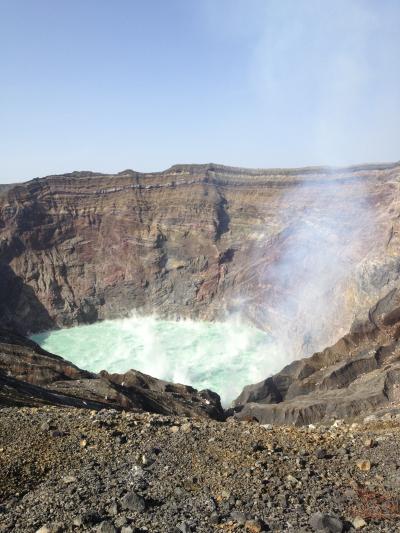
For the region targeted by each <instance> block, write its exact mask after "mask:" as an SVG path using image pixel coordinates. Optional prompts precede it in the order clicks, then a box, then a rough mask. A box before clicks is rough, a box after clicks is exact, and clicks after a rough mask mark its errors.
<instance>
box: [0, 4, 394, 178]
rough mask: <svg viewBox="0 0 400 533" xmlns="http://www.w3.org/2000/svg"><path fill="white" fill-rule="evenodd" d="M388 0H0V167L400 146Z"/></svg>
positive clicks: (139, 164) (373, 156) (120, 165)
mask: <svg viewBox="0 0 400 533" xmlns="http://www.w3.org/2000/svg"><path fill="white" fill-rule="evenodd" d="M399 28H400V2H399V0H57V1H55V0H0V124H1V129H0V182H9V181H14V180H20V179H26V178H31V177H35V176H41V175H45V174H50V173H61V172H67V171H71V170H81V169H91V170H99V171H104V172H118V171H120V170H123V169H125V168H133V169H136V170H162V169H164V168H167V167H169V166H170V165H172V164H174V163H189V162H195V163H201V162H210V161H213V162H218V163H224V164H228V165H240V166H249V167H271V166H298V165H308V164H320V163H323V164H325V163H327V164H347V163H355V162H364V161H396V160H399V159H400V31H399Z"/></svg>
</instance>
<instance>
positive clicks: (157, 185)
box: [0, 164, 400, 355]
mask: <svg viewBox="0 0 400 533" xmlns="http://www.w3.org/2000/svg"><path fill="white" fill-rule="evenodd" d="M399 176H400V166H399V165H398V164H393V165H365V166H359V167H352V168H348V169H336V170H335V169H333V170H332V169H326V168H305V169H293V170H284V169H272V170H249V169H239V168H231V167H224V166H218V165H213V164H209V165H178V166H175V167H172V168H170V169H169V170H167V171H164V172H159V173H153V174H141V173H138V172H134V171H131V170H127V171H124V172H121V173H119V174H116V175H104V174H97V173H91V172H74V173H71V174H65V175H60V176H48V177H46V178H41V179H34V180H32V181H29V182H27V183H25V184H17V185H14V186H9V187H5V188H2V189H1V190H0V294H1V299H0V320H1V323H2V324H3V325H7V326H9V327H11V328H12V329H14V330H16V331H19V332H20V333H27V332H37V331H40V330H45V329H51V328H54V327H63V326H71V325H73V324H81V323H90V322H94V321H96V320H99V319H104V318H114V317H120V316H124V315H127V314H129V312H130V311H131V310H132V309H136V310H139V312H142V313H156V314H158V315H160V316H164V317H165V316H169V317H175V316H184V317H191V318H201V319H215V318H222V317H225V316H226V314H229V313H235V312H239V313H240V314H241V315H242V317H243V318H244V319H248V320H250V321H251V322H253V323H256V324H257V325H258V326H259V327H261V328H263V329H267V330H271V331H272V332H273V333H274V334H276V335H278V336H279V335H281V336H288V335H290V337H291V339H292V341H293V350H294V355H299V354H304V353H305V352H306V353H307V354H311V353H313V351H315V350H316V349H322V348H323V347H324V346H326V345H328V344H331V343H333V342H334V341H335V340H337V339H338V338H339V337H340V335H343V334H344V333H345V332H346V331H348V329H349V327H350V325H351V323H352V321H353V319H354V317H355V316H361V315H362V313H363V312H365V311H366V310H367V309H368V307H369V306H370V305H371V304H372V303H373V302H374V301H376V300H377V299H378V298H380V297H382V296H383V295H384V294H385V293H387V292H388V291H389V290H390V289H391V288H392V287H393V286H395V285H396V283H398V278H399V272H400V257H399V246H398V244H399V235H400V233H399V223H400V222H399V220H400V219H399V216H398V215H399V205H398V198H399V184H400V180H399ZM326 213H331V215H332V214H333V215H332V216H331V218H332V220H328V223H327V224H326V220H325V222H324V217H326ZM336 218H340V224H341V233H338V232H337V231H336V230H335V226H337V224H336ZM321 224H322V225H323V224H325V225H323V231H324V232H325V233H326V235H324V238H326V239H328V242H329V239H331V241H332V249H333V247H335V248H336V255H335V256H334V255H332V262H335V261H336V260H337V258H336V256H337V254H338V253H339V255H341V256H342V257H344V258H345V263H344V264H347V263H349V264H351V269H349V270H351V275H350V276H347V277H344V278H340V280H338V281H337V282H335V283H334V285H335V290H334V291H332V290H330V292H329V294H324V295H323V296H322V297H324V298H326V299H327V300H329V302H330V309H331V312H330V313H329V317H328V318H329V319H327V318H324V317H323V316H320V317H318V319H319V326H318V335H317V336H316V335H315V328H312V327H311V325H309V324H307V323H306V322H307V319H306V317H304V316H303V315H304V313H303V315H302V310H301V301H300V300H304V298H303V295H302V294H301V293H299V292H298V291H297V288H298V287H299V286H301V284H302V283H303V281H304V278H307V279H309V277H310V272H309V268H310V267H309V265H306V266H305V267H304V268H302V267H299V268H298V269H296V270H295V271H293V270H290V272H288V271H287V270H286V272H287V274H286V276H285V275H282V272H283V273H285V268H286V267H287V265H286V263H285V261H286V262H287V260H288V257H289V258H291V255H290V254H291V253H292V252H291V251H292V250H293V249H294V250H297V249H300V250H301V253H302V254H305V257H306V256H307V253H309V250H308V249H307V246H308V244H307V243H308V241H307V239H308V235H307V233H305V231H304V230H308V229H309V228H313V227H319V226H320V225H321ZM350 237H351V238H350ZM327 254H328V255H329V248H328V250H327ZM296 259H299V261H298V264H299V265H301V264H304V261H303V258H296ZM302 261H303V262H302ZM346 262H347V263H346ZM311 274H312V273H311ZM318 275H319V274H318ZM331 284H332V283H331ZM328 289H332V287H328ZM287 302H289V304H290V305H287V304H286V303H287ZM339 310H340V312H339ZM288 320H290V323H291V324H294V323H296V326H294V327H292V326H291V327H290V328H289V331H288V330H287V327H286V324H287V322H288Z"/></svg>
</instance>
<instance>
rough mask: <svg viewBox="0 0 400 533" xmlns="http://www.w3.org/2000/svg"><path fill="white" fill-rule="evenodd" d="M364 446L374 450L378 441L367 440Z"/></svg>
mask: <svg viewBox="0 0 400 533" xmlns="http://www.w3.org/2000/svg"><path fill="white" fill-rule="evenodd" d="M364 446H365V447H366V448H374V447H375V446H376V441H375V440H374V439H365V441H364Z"/></svg>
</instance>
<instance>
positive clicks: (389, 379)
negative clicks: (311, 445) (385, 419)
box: [234, 289, 400, 425]
mask: <svg viewBox="0 0 400 533" xmlns="http://www.w3.org/2000/svg"><path fill="white" fill-rule="evenodd" d="M234 403H235V410H236V413H235V416H236V417H237V418H239V419H242V420H243V419H248V418H255V419H257V420H258V421H259V422H262V423H274V424H276V423H278V424H297V425H303V424H309V423H312V422H317V421H321V420H325V421H332V420H335V419H338V418H339V419H340V418H351V417H357V416H358V415H360V414H364V415H365V414H366V413H368V412H370V413H373V412H375V411H379V410H382V409H384V410H386V411H389V412H390V411H393V412H398V410H399V408H400V291H399V290H398V289H393V290H392V291H391V292H390V293H389V294H388V295H387V296H386V297H385V298H383V299H382V300H380V301H379V302H378V303H377V304H376V305H374V306H373V307H372V308H371V309H370V312H369V318H368V320H367V321H365V322H364V323H359V322H358V323H355V324H354V325H353V327H352V329H351V331H350V333H348V334H347V335H345V336H344V337H343V338H342V339H340V340H339V341H338V342H337V343H336V344H335V345H334V346H331V347H329V348H326V349H325V350H324V351H322V352H319V353H315V354H314V355H313V356H312V357H309V358H305V359H301V360H297V361H294V362H293V363H291V364H290V365H288V366H286V367H285V368H284V369H283V370H282V371H281V372H279V373H278V374H276V375H274V376H271V377H269V378H267V379H265V380H264V381H262V382H260V383H257V384H255V385H249V386H247V387H245V388H244V390H243V391H242V393H241V394H240V396H239V397H238V398H237V399H236V400H235V402H234Z"/></svg>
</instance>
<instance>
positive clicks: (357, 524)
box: [351, 516, 367, 529]
mask: <svg viewBox="0 0 400 533" xmlns="http://www.w3.org/2000/svg"><path fill="white" fill-rule="evenodd" d="M351 523H352V524H353V527H354V529H362V528H363V527H365V526H366V525H367V522H366V521H365V520H364V519H363V518H361V516H356V517H355V518H354V520H353V521H352V522H351Z"/></svg>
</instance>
